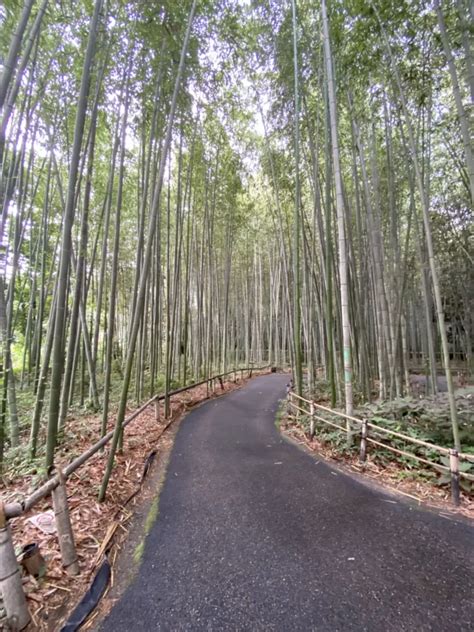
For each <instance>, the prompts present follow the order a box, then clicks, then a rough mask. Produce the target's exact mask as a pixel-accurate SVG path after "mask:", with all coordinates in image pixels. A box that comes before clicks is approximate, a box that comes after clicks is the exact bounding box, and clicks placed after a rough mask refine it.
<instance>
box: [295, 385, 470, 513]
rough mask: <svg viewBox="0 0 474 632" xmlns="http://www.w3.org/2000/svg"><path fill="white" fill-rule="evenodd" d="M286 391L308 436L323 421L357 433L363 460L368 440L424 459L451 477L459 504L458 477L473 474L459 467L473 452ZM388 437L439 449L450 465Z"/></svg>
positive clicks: (418, 459)
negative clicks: (305, 418) (307, 428)
mask: <svg viewBox="0 0 474 632" xmlns="http://www.w3.org/2000/svg"><path fill="white" fill-rule="evenodd" d="M287 394H288V406H289V407H291V408H292V409H293V410H296V411H297V414H300V413H301V414H303V415H306V416H308V417H309V420H310V431H309V434H310V437H311V438H312V437H313V436H314V434H315V422H320V423H322V424H326V425H328V426H331V427H332V428H336V429H337V430H340V431H341V432H344V433H347V432H348V431H349V432H350V433H351V436H352V435H356V436H358V437H359V442H360V443H359V459H360V461H361V462H364V461H365V460H366V458H367V444H371V445H374V446H376V447H377V448H381V449H384V450H389V451H391V452H394V453H395V454H399V455H401V456H404V457H407V458H410V459H414V460H415V461H418V462H419V463H423V464H424V465H428V466H429V467H433V468H435V469H437V470H441V471H443V472H446V473H449V474H450V477H451V498H452V501H453V503H454V505H455V506H458V505H459V502H460V489H459V481H460V477H463V478H466V479H467V480H470V481H474V476H473V475H472V474H468V473H467V472H462V471H460V469H459V464H460V462H463V461H464V462H466V461H468V462H470V463H474V455H473V454H464V453H462V452H458V451H457V450H456V449H454V448H445V447H443V446H439V445H435V444H433V443H429V442H428V441H423V440H422V439H417V438H415V437H410V436H408V435H406V434H403V433H401V432H397V431H395V430H389V429H388V428H383V427H382V426H379V425H377V424H375V423H372V422H370V421H369V420H368V419H358V418H357V417H351V416H350V415H346V414H345V413H342V412H340V411H338V410H333V409H332V408H328V407H327V406H322V405H321V404H317V403H316V402H315V401H313V400H310V399H306V398H305V397H300V396H299V395H298V394H297V393H295V392H294V391H293V390H292V389H291V387H288V389H287ZM319 411H322V413H325V414H327V415H328V414H329V415H330V416H332V417H333V418H334V417H335V418H336V419H338V420H339V419H341V420H345V422H346V423H345V426H342V425H341V424H340V423H336V422H335V421H329V420H328V419H326V418H325V417H323V416H322V414H318V412H319ZM354 428H355V430H354ZM391 439H398V440H399V441H400V440H402V441H405V442H407V443H411V444H414V445H416V446H420V447H423V448H427V449H429V450H433V451H434V452H438V454H439V455H444V456H447V457H449V467H448V466H446V465H443V464H442V463H439V462H436V461H433V460H430V459H428V458H424V457H422V456H419V455H418V454H414V453H413V452H407V451H406V450H401V449H400V448H398V447H395V446H393V445H391V444H390V443H387V441H390V440H391Z"/></svg>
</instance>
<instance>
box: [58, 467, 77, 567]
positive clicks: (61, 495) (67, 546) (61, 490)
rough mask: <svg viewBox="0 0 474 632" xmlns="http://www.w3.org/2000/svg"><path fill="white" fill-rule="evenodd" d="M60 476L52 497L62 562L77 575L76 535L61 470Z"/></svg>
mask: <svg viewBox="0 0 474 632" xmlns="http://www.w3.org/2000/svg"><path fill="white" fill-rule="evenodd" d="M58 476H59V485H58V486H57V487H56V489H54V490H53V492H52V496H53V508H54V518H55V520H56V529H57V530H58V539H59V548H60V550H61V560H62V563H63V566H64V568H65V569H66V570H67V572H68V573H69V574H70V575H77V574H78V573H79V563H78V561H77V553H76V546H75V544H74V534H73V532H72V526H71V519H70V516H69V507H68V504H67V492H66V482H65V480H64V474H63V472H62V470H59V472H58Z"/></svg>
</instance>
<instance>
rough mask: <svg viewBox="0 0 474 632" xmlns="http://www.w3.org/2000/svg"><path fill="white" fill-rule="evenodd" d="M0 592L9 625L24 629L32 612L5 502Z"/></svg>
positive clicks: (0, 520) (0, 513)
mask: <svg viewBox="0 0 474 632" xmlns="http://www.w3.org/2000/svg"><path fill="white" fill-rule="evenodd" d="M0 593H1V595H2V599H3V605H4V608H5V611H6V614H7V623H8V625H9V627H10V628H11V629H12V630H22V629H23V628H24V627H26V626H27V625H28V623H29V622H30V613H29V611H28V606H27V605H26V597H25V593H24V592H23V584H22V581H21V572H20V567H19V566H18V562H17V560H16V555H15V549H14V547H13V542H12V537H11V533H10V527H9V526H8V521H7V518H6V516H5V510H4V506H3V503H0Z"/></svg>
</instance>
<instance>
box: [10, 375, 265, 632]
mask: <svg viewBox="0 0 474 632" xmlns="http://www.w3.org/2000/svg"><path fill="white" fill-rule="evenodd" d="M255 374H258V372H255ZM246 381H247V379H246V378H245V377H244V379H243V380H238V381H237V382H236V383H233V382H226V383H224V388H221V387H218V388H217V389H216V392H215V393H213V392H212V391H208V390H207V387H206V385H201V386H198V387H195V388H193V389H191V390H189V391H186V392H184V393H181V394H179V395H176V396H174V397H173V398H172V399H171V419H172V420H173V423H172V424H170V425H168V424H169V420H165V419H164V415H163V408H162V406H161V411H160V412H161V414H160V416H159V420H158V421H157V418H156V411H155V406H154V405H153V404H151V405H150V406H148V407H147V408H146V409H145V410H144V411H143V412H142V413H141V414H140V415H139V416H137V418H136V419H135V420H134V421H133V422H132V423H131V424H130V425H129V426H128V427H127V429H126V431H125V435H124V446H123V452H122V453H121V454H118V455H117V457H116V462H115V466H114V470H113V475H112V477H111V480H110V483H109V487H108V492H107V497H106V500H105V501H104V502H103V503H99V502H98V501H97V496H98V490H99V488H100V484H101V480H102V476H103V472H104V466H105V463H106V460H107V457H108V449H106V450H105V451H104V452H99V453H97V454H96V455H95V456H94V457H92V458H91V459H90V460H89V461H88V462H87V463H86V464H85V465H84V466H82V467H81V468H80V469H79V470H77V471H76V472H75V473H74V474H73V475H72V476H71V477H70V478H69V479H68V483H67V489H68V500H69V508H70V515H71V522H72V526H73V531H74V536H75V541H76V548H77V554H78V558H79V566H80V574H79V575H77V576H75V577H73V576H70V575H68V574H67V572H66V571H65V569H63V567H62V565H61V557H60V551H59V546H58V541H57V536H56V532H55V528H54V521H53V533H45V532H43V531H42V530H41V528H39V527H37V526H35V524H33V523H32V522H31V518H34V517H35V516H36V517H38V516H41V517H43V516H44V518H45V519H46V518H49V516H50V514H48V512H51V511H52V500H51V497H47V498H46V499H44V500H43V501H41V502H40V503H38V505H36V506H35V508H34V509H33V510H32V511H30V512H29V513H28V514H25V515H23V516H21V517H19V518H15V519H12V520H10V528H11V530H12V535H13V541H14V544H15V550H16V553H17V555H18V556H20V555H21V551H22V549H23V547H24V546H25V545H27V544H31V543H35V544H37V545H38V546H39V549H40V552H41V555H42V556H43V557H44V559H45V560H46V572H45V574H44V575H43V576H42V577H41V578H40V579H35V578H34V577H33V576H32V575H30V574H28V573H26V571H23V582H24V589H25V593H26V595H27V600H28V606H29V609H30V613H31V617H32V621H31V623H30V625H29V626H28V627H27V628H26V630H27V631H28V630H38V631H41V632H46V631H47V632H52V631H53V630H58V629H59V627H60V623H61V621H64V620H65V618H66V617H67V615H68V614H69V613H70V612H71V610H72V608H73V606H74V605H75V603H76V602H77V600H78V596H79V597H82V595H83V594H84V593H85V592H86V590H87V588H88V586H89V584H90V582H91V579H92V577H93V576H94V573H95V571H96V569H97V568H98V567H99V566H100V564H101V562H102V560H103V557H104V551H105V550H106V549H107V548H109V547H112V548H111V550H110V552H109V560H110V562H111V566H112V584H113V567H114V561H115V558H116V556H117V553H118V551H119V550H120V547H121V544H122V543H123V541H124V539H125V537H126V536H127V534H128V530H129V524H131V518H132V516H133V515H134V510H135V506H136V504H137V503H138V502H139V500H140V497H141V496H142V493H141V491H140V488H141V483H142V482H143V479H144V476H143V473H144V468H145V467H146V464H147V463H148V464H150V463H151V462H152V461H157V462H158V461H160V458H161V457H162V455H164V454H166V453H169V450H170V448H171V445H172V442H173V436H174V434H175V427H177V425H178V424H177V423H176V422H178V421H179V420H180V419H181V418H182V417H183V415H184V414H186V412H187V411H188V410H190V409H191V408H192V407H194V406H196V405H198V404H200V403H201V402H203V401H205V400H207V399H210V398H211V399H212V398H214V397H219V396H220V395H221V394H223V393H227V392H230V391H233V390H235V389H237V388H240V387H241V386H242V385H243V384H245V382H246ZM131 412H133V410H130V411H129V413H131ZM113 423H114V419H113V418H110V420H109V429H112V427H113ZM100 424H101V418H100V415H90V416H87V417H85V416H78V417H77V418H69V419H68V424H67V425H68V428H67V432H66V436H67V440H66V441H64V442H63V444H62V445H61V447H60V449H59V450H58V455H57V460H56V463H57V466H58V467H61V466H63V467H64V466H65V465H66V464H67V463H69V462H71V461H72V460H73V459H74V458H75V457H76V456H78V455H79V454H81V453H82V452H84V451H85V450H86V449H87V448H89V447H90V446H91V445H92V444H93V443H94V442H95V441H96V440H97V437H98V436H100ZM153 467H155V466H153ZM12 472H13V474H12V473H11V472H10V475H4V476H2V483H3V489H2V493H1V495H0V500H1V501H2V502H4V503H9V502H14V501H18V500H21V499H22V498H24V497H26V496H28V495H29V494H31V493H32V491H34V489H35V488H36V487H38V485H39V484H40V482H41V478H40V475H39V473H38V472H35V470H34V469H33V470H32V471H31V473H29V474H28V475H26V476H25V475H24V473H22V472H20V471H16V470H15V469H13V470H12ZM137 490H138V491H140V493H137V494H135V492H137ZM134 494H135V495H134ZM132 496H133V497H132ZM45 529H46V530H48V526H47V525H46V528H45ZM112 544H113V546H112ZM2 612H3V610H2V602H1V599H0V630H2V629H3V626H2ZM3 616H4V613H3Z"/></svg>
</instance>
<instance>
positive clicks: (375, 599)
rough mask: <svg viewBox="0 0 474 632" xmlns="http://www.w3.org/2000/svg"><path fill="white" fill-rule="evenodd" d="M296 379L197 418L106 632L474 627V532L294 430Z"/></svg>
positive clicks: (270, 380)
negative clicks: (282, 413)
mask: <svg viewBox="0 0 474 632" xmlns="http://www.w3.org/2000/svg"><path fill="white" fill-rule="evenodd" d="M286 381H287V377H286V376H283V375H269V376H264V377H258V378H255V379H254V380H252V381H250V382H249V383H248V385H247V386H245V388H243V389H242V390H239V391H235V392H233V393H231V394H229V395H227V396H225V397H222V398H220V399H218V400H213V401H210V402H208V403H207V404H205V405H203V406H201V407H200V408H198V409H196V410H194V411H193V412H191V413H190V414H189V415H188V416H187V418H186V419H185V421H184V422H183V424H182V426H181V428H180V430H179V432H178V435H177V438H176V443H175V446H174V448H173V452H172V456H171V461H170V464H169V468H168V475H167V480H166V482H165V485H164V488H163V490H162V493H161V498H160V514H159V518H158V520H157V521H156V523H155V524H154V526H153V528H152V530H151V533H150V535H149V536H148V538H147V541H146V545H145V554H144V559H143V563H142V565H141V567H140V570H139V573H138V575H137V577H136V579H135V580H134V581H133V583H132V584H131V585H130V586H129V588H128V589H127V591H126V592H125V594H124V595H123V597H122V599H121V600H120V601H119V602H118V603H117V604H116V606H115V607H114V609H113V610H112V612H111V614H110V615H109V617H108V618H107V619H106V620H105V621H104V623H103V624H102V627H101V630H102V631H103V632H108V631H110V632H121V631H123V632H125V631H127V632H129V631H132V630H162V631H174V630H193V631H194V630H196V631H201V630H202V631H204V630H206V631H220V630H223V631H224V630H225V631H233V630H246V631H247V630H248V631H258V630H279V631H285V632H286V631H292V630H298V631H299V630H301V631H310V630H324V631H331V632H333V631H339V630H341V631H345V630H368V631H374V632H384V631H388V630H394V631H395V630H396V631H397V632H400V631H402V630H403V631H404V630H407V631H410V632H413V631H417V632H419V631H425V630H426V631H428V630H433V631H443V632H449V631H451V630H453V631H454V630H456V631H467V630H472V629H474V602H473V598H474V590H473V589H474V568H473V567H474V553H473V552H474V529H473V528H472V527H471V526H469V525H468V524H466V523H464V522H456V521H453V520H448V519H445V518H443V517H441V516H438V515H437V514H435V513H432V512H428V511H424V510H420V509H416V508H412V507H410V506H409V505H407V504H405V503H404V502H396V501H395V500H394V498H393V496H388V495H385V494H383V493H382V492H379V491H374V490H373V489H372V488H369V487H368V486H366V485H364V484H362V483H359V482H357V481H356V480H354V479H352V478H351V477H349V476H346V475H343V474H341V473H339V472H336V471H334V470H332V469H331V468H330V467H328V466H327V465H325V464H324V463H323V462H321V461H319V462H318V460H317V459H314V458H313V457H312V456H310V455H308V454H306V453H305V452H303V451H301V450H300V449H298V448H297V447H295V446H293V445H291V444H289V443H287V442H286V441H285V440H283V439H282V438H281V437H280V435H279V433H278V431H277V429H276V428H275V425H274V418H275V412H276V410H277V407H278V400H279V399H280V398H283V397H284V395H285V384H286Z"/></svg>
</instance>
